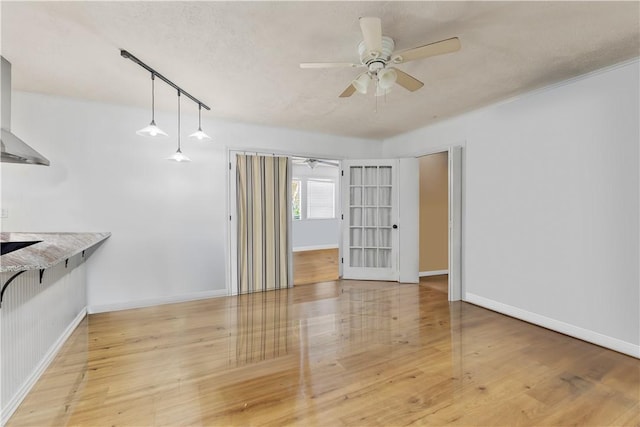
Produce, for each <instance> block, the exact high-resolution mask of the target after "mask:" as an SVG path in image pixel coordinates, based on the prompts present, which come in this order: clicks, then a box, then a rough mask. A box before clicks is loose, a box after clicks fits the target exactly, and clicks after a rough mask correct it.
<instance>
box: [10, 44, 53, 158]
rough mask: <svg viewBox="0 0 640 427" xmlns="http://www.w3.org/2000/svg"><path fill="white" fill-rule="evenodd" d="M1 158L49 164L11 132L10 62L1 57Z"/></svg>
mask: <svg viewBox="0 0 640 427" xmlns="http://www.w3.org/2000/svg"><path fill="white" fill-rule="evenodd" d="M0 59H2V68H1V69H0V71H1V72H2V88H1V90H2V93H1V97H2V135H1V139H0V142H1V144H2V158H1V161H2V162H4V163H24V164H31V165H44V166H49V160H47V159H46V158H45V157H44V156H43V155H42V154H40V153H38V152H37V151H36V150H34V149H33V148H31V147H30V146H29V145H27V143H26V142H24V141H23V140H21V139H20V138H18V137H17V136H15V135H14V134H13V133H11V63H10V62H9V61H7V60H6V59H4V58H2V57H1V56H0Z"/></svg>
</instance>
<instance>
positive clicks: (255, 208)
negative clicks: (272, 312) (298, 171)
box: [236, 154, 291, 294]
mask: <svg viewBox="0 0 640 427" xmlns="http://www.w3.org/2000/svg"><path fill="white" fill-rule="evenodd" d="M236 160H237V163H236V164H237V168H236V188H237V201H236V202H237V213H238V245H237V247H238V254H237V255H238V271H237V275H238V292H239V293H241V294H244V293H251V292H261V291H268V290H272V289H281V288H288V287H290V286H291V283H290V281H289V229H288V224H289V221H288V215H289V210H288V201H289V181H290V180H291V171H290V170H289V161H288V158H287V157H273V156H259V155H255V156H254V155H243V154H238V155H237V157H236Z"/></svg>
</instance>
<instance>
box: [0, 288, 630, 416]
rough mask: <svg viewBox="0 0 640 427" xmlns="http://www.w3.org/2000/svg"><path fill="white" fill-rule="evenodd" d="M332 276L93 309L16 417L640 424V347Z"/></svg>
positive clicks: (434, 291) (434, 293)
mask: <svg viewBox="0 0 640 427" xmlns="http://www.w3.org/2000/svg"><path fill="white" fill-rule="evenodd" d="M443 286H446V276H444V278H442V277H441V278H439V279H438V278H430V279H428V280H425V281H423V282H421V284H419V285H407V284H402V285H398V284H394V283H389V282H361V281H336V282H327V283H321V284H316V285H308V286H301V287H299V288H293V289H288V290H280V291H271V292H266V293H261V294H252V295H242V296H237V297H228V298H217V299H211V300H205V301H196V302H189V303H182V304H173V305H165V306H159V307H151V308H144V309H137V310H128V311H121V312H115V313H106V314H98V315H91V316H90V317H89V318H88V319H85V321H84V322H83V323H82V325H81V326H80V327H79V328H78V329H77V330H76V331H75V332H74V334H73V335H72V337H71V338H70V340H69V341H68V342H67V344H65V346H64V348H63V350H62V351H61V353H60V355H59V356H58V357H57V358H56V360H55V361H54V362H53V363H52V365H51V366H50V368H49V369H48V370H47V372H46V373H45V374H44V376H43V377H42V379H41V380H40V381H39V382H38V383H37V384H36V386H35V387H34V389H33V390H32V392H31V393H30V394H29V395H28V396H27V398H26V399H25V401H24V403H23V404H22V405H21V407H20V408H19V409H18V411H17V412H16V414H15V415H14V417H13V418H12V419H11V420H10V422H9V424H8V425H9V426H17V425H32V426H34V425H36V426H41V425H91V426H101V425H128V426H133V425H135V426H143V425H144V426H149V425H194V424H198V425H273V426H280V425H287V424H297V425H303V426H311V425H326V426H336V425H358V426H373V425H383V426H388V425H405V424H419V425H446V424H454V425H545V426H549V425H564V424H574V425H636V424H638V423H639V422H640V406H639V403H638V402H639V401H638V386H639V384H640V382H639V376H640V362H639V361H638V360H637V359H634V358H632V357H628V356H624V355H622V354H619V353H615V352H613V351H609V350H606V349H603V348H601V347H597V346H594V345H591V344H588V343H585V342H582V341H579V340H576V339H573V338H570V337H567V336H564V335H561V334H557V333H554V332H551V331H549V330H546V329H543V328H539V327H536V326H533V325H531V324H528V323H525V322H520V321H518V320H515V319H511V318H509V317H505V316H502V315H499V314H497V313H494V312H491V311H488V310H484V309H481V308H479V307H475V306H473V305H470V304H466V303H461V302H454V303H449V302H447V297H446V292H442V288H443Z"/></svg>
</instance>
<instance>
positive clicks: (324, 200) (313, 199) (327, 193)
mask: <svg viewBox="0 0 640 427" xmlns="http://www.w3.org/2000/svg"><path fill="white" fill-rule="evenodd" d="M307 218H309V219H327V218H335V183H334V182H333V181H331V180H319V179H318V180H316V179H313V180H312V179H310V180H308V181H307Z"/></svg>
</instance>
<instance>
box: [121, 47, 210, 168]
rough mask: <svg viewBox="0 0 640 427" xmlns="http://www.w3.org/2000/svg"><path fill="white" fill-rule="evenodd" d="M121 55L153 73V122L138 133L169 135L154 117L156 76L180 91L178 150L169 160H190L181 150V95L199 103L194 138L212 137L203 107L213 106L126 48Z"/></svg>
mask: <svg viewBox="0 0 640 427" xmlns="http://www.w3.org/2000/svg"><path fill="white" fill-rule="evenodd" d="M120 55H121V56H122V57H123V58H126V59H129V60H131V61H133V62H135V63H136V64H138V65H139V66H141V67H142V68H144V69H145V70H147V71H149V72H150V73H151V123H150V124H149V126H147V127H145V128H144V129H140V130H139V131H137V132H136V133H137V134H138V135H142V136H149V137H158V136H162V137H167V136H168V135H167V134H166V133H165V132H163V131H162V130H161V129H160V128H158V126H156V123H155V117H154V115H155V86H154V81H155V78H156V77H158V78H159V79H160V80H162V81H163V82H165V83H166V84H168V85H169V86H171V87H172V88H174V89H176V90H177V91H178V150H177V151H176V152H175V153H174V154H173V155H172V156H171V157H169V158H168V159H167V160H173V161H176V162H190V161H191V159H189V158H188V157H187V156H185V155H184V154H183V153H182V150H181V147H180V95H185V96H187V97H188V98H189V99H191V100H192V101H193V102H195V103H196V104H198V130H197V131H196V132H194V133H192V134H191V135H189V136H190V137H192V138H195V139H199V140H207V139H211V137H210V136H209V135H207V134H206V133H204V132H203V131H202V108H203V107H204V108H205V109H206V110H210V109H211V108H209V107H208V106H207V105H206V104H204V103H203V102H202V101H200V100H199V99H197V98H194V97H193V96H192V95H191V94H189V93H188V92H186V91H185V90H184V89H182V88H181V87H180V86H178V85H176V84H175V83H173V82H172V81H171V80H169V79H167V78H166V77H165V76H163V75H162V74H160V73H158V72H157V71H156V70H154V69H153V68H151V67H149V66H148V65H147V64H145V63H144V62H142V61H140V60H139V59H138V58H136V57H135V56H133V55H132V54H130V53H129V52H127V51H126V50H124V49H122V50H120Z"/></svg>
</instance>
